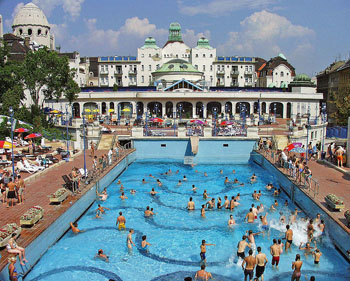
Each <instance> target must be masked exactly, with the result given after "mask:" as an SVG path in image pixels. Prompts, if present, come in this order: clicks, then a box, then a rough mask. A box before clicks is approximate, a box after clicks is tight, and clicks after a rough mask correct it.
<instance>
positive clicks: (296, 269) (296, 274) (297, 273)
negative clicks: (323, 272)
mask: <svg viewBox="0 0 350 281" xmlns="http://www.w3.org/2000/svg"><path fill="white" fill-rule="evenodd" d="M302 265H303V262H302V261H301V260H300V255H299V254H297V255H296V256H295V262H293V263H292V269H294V272H293V275H292V280H291V281H294V280H295V281H299V280H300V276H301V271H300V270H301V267H302Z"/></svg>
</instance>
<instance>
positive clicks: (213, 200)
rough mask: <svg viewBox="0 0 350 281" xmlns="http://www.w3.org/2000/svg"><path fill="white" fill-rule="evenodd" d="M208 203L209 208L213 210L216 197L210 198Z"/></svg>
mask: <svg viewBox="0 0 350 281" xmlns="http://www.w3.org/2000/svg"><path fill="white" fill-rule="evenodd" d="M206 205H207V206H208V209H209V210H212V209H214V208H215V198H212V199H211V200H209V201H208V202H207V203H206Z"/></svg>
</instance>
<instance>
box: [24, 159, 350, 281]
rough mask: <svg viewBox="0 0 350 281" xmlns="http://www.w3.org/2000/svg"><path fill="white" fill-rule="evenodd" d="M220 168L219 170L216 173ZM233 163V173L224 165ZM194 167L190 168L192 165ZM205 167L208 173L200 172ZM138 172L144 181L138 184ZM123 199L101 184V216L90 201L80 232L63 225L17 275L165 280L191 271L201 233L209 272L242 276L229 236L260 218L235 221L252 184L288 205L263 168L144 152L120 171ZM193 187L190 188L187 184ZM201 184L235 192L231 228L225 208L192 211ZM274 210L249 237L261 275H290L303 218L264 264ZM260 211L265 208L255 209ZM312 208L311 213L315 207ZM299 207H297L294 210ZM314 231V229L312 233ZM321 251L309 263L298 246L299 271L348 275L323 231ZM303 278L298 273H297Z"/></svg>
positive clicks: (266, 200) (214, 192) (273, 232)
mask: <svg viewBox="0 0 350 281" xmlns="http://www.w3.org/2000/svg"><path fill="white" fill-rule="evenodd" d="M169 168H170V169H171V170H172V171H173V172H174V171H176V170H179V173H178V174H173V175H171V176H165V175H160V174H161V173H164V172H166V171H167V170H168V169H169ZM220 169H223V171H224V173H223V174H220V172H219V171H220ZM233 169H235V171H236V174H235V175H234V174H233V173H232V170H233ZM195 170H198V173H196V172H195ZM204 172H207V173H208V177H205V176H204ZM253 173H255V174H256V175H257V176H258V181H257V183H255V184H253V185H250V184H248V179H249V177H250V176H251V175H252V174H253ZM149 174H152V175H154V176H155V177H156V178H159V179H160V180H161V181H162V183H163V187H158V186H157V185H156V183H155V179H152V178H150V177H148V175H149ZM183 175H186V177H187V178H188V181H187V182H184V183H183V184H182V185H181V186H177V183H178V180H179V179H182V177H183ZM225 176H228V177H229V179H231V180H232V179H234V178H238V180H239V181H241V182H244V183H245V186H242V187H234V188H232V187H231V186H225V185H224V179H225ZM143 178H145V179H146V180H147V181H148V183H146V184H142V182H141V180H142V179H143ZM119 179H120V180H121V181H122V183H123V185H124V187H125V191H126V195H127V196H128V199H126V200H125V201H122V200H121V199H120V198H119V196H120V191H119V185H117V183H116V182H117V181H115V182H114V183H113V184H111V185H110V186H109V187H108V194H109V199H108V200H107V201H106V202H103V203H101V204H102V206H104V207H108V208H110V211H107V212H106V214H104V215H103V218H102V219H96V218H95V214H96V213H95V210H96V209H97V204H98V202H96V203H95V204H94V205H93V206H92V207H91V208H90V209H89V210H88V211H87V212H86V214H85V215H84V216H83V217H82V218H81V219H80V220H79V222H78V223H79V228H80V229H83V230H85V232H84V233H81V234H78V235H74V234H73V233H72V232H71V231H69V232H67V233H66V235H65V236H64V237H63V238H62V239H60V240H59V241H58V242H57V243H56V244H55V245H54V246H52V247H51V248H49V249H48V251H47V252H46V254H45V255H44V256H43V257H42V258H41V260H40V261H39V262H38V264H37V265H36V266H35V267H34V269H33V270H32V271H31V272H30V273H29V274H28V276H27V277H26V278H25V280H96V281H97V280H108V279H109V278H112V279H115V280H124V281H134V280H135V281H141V280H152V281H160V280H162V281H166V280H172V281H173V280H181V281H182V280H183V277H184V276H193V275H194V273H195V271H197V270H198V269H199V264H200V256H199V252H200V244H201V241H202V239H205V240H206V241H207V243H214V244H216V246H208V247H207V265H208V266H207V270H208V271H209V272H211V273H213V275H214V277H215V280H223V281H225V280H243V271H242V269H241V266H240V265H237V263H236V262H237V261H236V252H237V243H238V242H239V241H240V239H241V237H242V235H243V234H244V233H245V231H246V230H249V229H252V230H253V231H254V232H258V231H260V230H261V228H260V223H254V224H247V223H244V222H243V219H244V216H245V215H246V213H247V212H248V210H249V208H250V206H251V204H253V203H254V204H257V203H260V202H257V201H255V200H253V198H252V196H251V194H252V193H253V191H254V190H257V191H258V190H261V191H262V193H263V195H262V197H261V199H260V201H261V203H263V204H264V206H265V210H268V208H269V207H270V206H271V205H272V203H273V202H274V200H275V199H277V200H278V202H279V206H280V207H279V209H278V211H282V212H283V213H284V214H285V215H286V216H288V215H289V213H290V211H291V210H293V209H294V208H295V206H294V205H292V204H291V202H290V201H289V200H288V202H289V206H288V207H285V206H284V201H285V200H286V199H288V198H287V196H285V195H284V194H281V195H280V196H279V197H274V196H273V194H272V193H273V192H272V191H267V190H266V189H265V185H266V184H267V183H269V182H273V183H274V182H275V179H274V176H273V175H272V174H269V173H267V172H266V171H265V170H263V169H262V168H260V167H259V166H257V165H255V164H253V163H249V164H246V165H228V164H225V165H198V166H196V167H195V168H191V167H189V166H184V165H183V164H182V163H181V162H176V161H170V160H168V161H163V162H161V161H160V160H154V161H152V160H149V161H147V162H146V161H141V160H140V161H136V162H134V163H133V164H132V165H131V166H130V167H129V168H128V169H127V170H126V171H125V172H124V173H123V174H122V175H121V176H120V177H119ZM192 184H195V185H196V187H198V190H197V193H196V194H193V192H192V190H191V187H192ZM152 187H154V188H155V190H156V191H157V192H159V193H158V194H157V196H155V197H152V196H151V195H150V194H149V192H150V191H151V189H152ZM130 189H136V190H137V192H136V194H135V195H131V194H130V192H129V191H130ZM204 189H206V190H207V191H208V193H209V196H214V197H215V198H217V197H221V199H223V197H224V195H228V196H229V197H231V196H235V195H237V193H240V194H241V200H240V203H241V205H240V206H238V207H237V208H236V209H235V210H234V211H233V212H232V214H233V216H234V219H235V220H236V223H237V225H236V226H234V227H233V228H229V227H228V226H227V221H228V219H229V215H230V214H231V212H230V211H229V210H224V209H222V210H217V209H215V210H213V211H209V210H207V211H206V218H204V219H203V218H201V217H200V206H201V205H202V204H204V203H205V202H206V201H204V200H203V199H202V193H203V190H204ZM190 196H192V197H193V200H194V202H195V204H196V210H195V211H193V212H188V211H187V210H186V209H185V208H186V206H187V202H188V199H189V197H190ZM146 206H150V207H152V208H154V211H155V212H156V213H157V214H156V215H155V216H154V217H153V218H145V217H144V210H145V208H146ZM119 211H122V212H123V215H124V216H125V217H126V220H127V221H126V227H127V228H133V229H135V235H134V237H133V238H134V242H135V244H136V246H137V248H134V249H133V252H132V253H131V254H129V253H128V250H127V247H126V237H127V233H128V232H127V231H122V232H119V231H118V230H116V227H115V221H116V218H117V215H118V213H119ZM278 211H275V212H271V211H269V210H268V213H269V214H268V221H269V223H270V225H271V229H270V231H269V233H266V234H264V235H259V236H257V237H256V245H257V246H261V247H262V251H263V252H264V253H266V254H267V257H268V260H269V263H268V265H267V268H266V271H265V274H264V276H265V280H290V276H291V272H292V270H291V263H292V261H294V259H295V255H296V254H297V253H301V254H302V252H301V251H299V250H298V246H299V244H300V242H305V241H306V233H305V231H304V230H302V228H306V223H305V222H301V221H300V222H298V223H297V224H295V225H293V227H292V229H293V230H294V239H293V243H294V245H293V249H292V251H290V252H288V253H287V254H286V253H283V254H282V255H281V261H280V266H279V269H278V270H275V269H272V268H271V256H270V254H269V247H270V246H271V244H272V239H273V238H282V237H284V231H285V226H284V225H280V224H279V223H278V218H279V213H278ZM263 214H265V213H263ZM315 215H316V214H315ZM302 217H303V214H299V218H302ZM142 235H147V241H148V242H150V243H151V244H152V245H151V246H150V247H149V252H144V251H142V250H141V236H142ZM316 236H317V234H316ZM319 248H320V249H321V252H322V253H323V256H322V257H321V262H320V265H314V263H313V258H312V257H311V256H308V257H305V256H304V255H303V254H302V261H303V262H304V264H303V267H302V273H303V275H305V274H306V275H308V276H309V277H310V276H311V275H315V276H316V280H328V281H329V280H335V278H336V280H349V278H350V271H349V265H348V263H347V262H346V261H345V259H344V258H343V257H342V256H341V255H340V254H339V253H338V252H337V251H336V250H335V249H334V247H333V245H332V244H331V242H330V241H329V240H328V238H327V237H323V241H322V242H320V243H319ZM98 249H103V250H104V251H105V253H106V254H108V255H109V258H110V262H109V263H106V262H104V261H102V260H100V259H94V255H95V254H96V252H97V250H98ZM302 278H304V277H302Z"/></svg>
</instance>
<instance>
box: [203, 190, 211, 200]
mask: <svg viewBox="0 0 350 281" xmlns="http://www.w3.org/2000/svg"><path fill="white" fill-rule="evenodd" d="M208 198H210V197H209V194H208V193H207V190H206V189H204V192H203V199H204V200H206V199H208Z"/></svg>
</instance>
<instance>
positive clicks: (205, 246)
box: [199, 240, 215, 265]
mask: <svg viewBox="0 0 350 281" xmlns="http://www.w3.org/2000/svg"><path fill="white" fill-rule="evenodd" d="M207 246H215V244H208V243H206V242H205V240H202V245H201V247H200V248H201V252H200V254H199V255H200V257H201V264H204V265H205V264H206V262H207V260H206V257H205V254H206V253H207Z"/></svg>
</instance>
